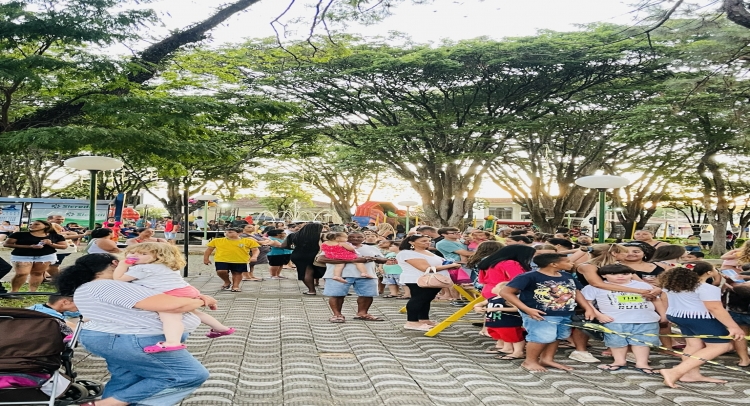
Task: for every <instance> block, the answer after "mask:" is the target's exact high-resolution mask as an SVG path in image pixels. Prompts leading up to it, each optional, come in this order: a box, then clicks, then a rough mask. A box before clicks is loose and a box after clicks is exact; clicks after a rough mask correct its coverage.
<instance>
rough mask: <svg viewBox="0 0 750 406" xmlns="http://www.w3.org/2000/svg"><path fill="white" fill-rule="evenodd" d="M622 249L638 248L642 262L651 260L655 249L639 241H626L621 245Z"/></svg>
mask: <svg viewBox="0 0 750 406" xmlns="http://www.w3.org/2000/svg"><path fill="white" fill-rule="evenodd" d="M620 245H622V246H623V247H638V248H640V249H641V251H643V259H642V261H643V262H648V261H650V260H651V258H652V257H653V256H654V253H655V252H656V248H654V247H653V245H651V244H647V243H645V242H641V241H628V242H624V243H622V244H620Z"/></svg>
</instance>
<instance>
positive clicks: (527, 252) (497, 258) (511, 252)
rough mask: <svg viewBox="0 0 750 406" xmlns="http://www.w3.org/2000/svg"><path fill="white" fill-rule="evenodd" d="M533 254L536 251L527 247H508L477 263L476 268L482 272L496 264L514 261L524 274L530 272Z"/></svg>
mask: <svg viewBox="0 0 750 406" xmlns="http://www.w3.org/2000/svg"><path fill="white" fill-rule="evenodd" d="M535 253H536V250H535V249H533V248H531V247H529V246H527V245H520V244H514V245H508V246H506V247H505V248H501V249H500V250H499V251H498V252H496V253H494V254H492V255H490V256H489V257H487V258H485V259H483V260H482V261H481V262H479V266H478V268H479V270H481V271H484V270H487V269H489V268H492V267H493V266H495V264H497V263H498V262H502V261H516V262H518V263H519V264H521V267H522V268H523V269H524V270H525V271H526V272H531V259H532V258H534V254H535Z"/></svg>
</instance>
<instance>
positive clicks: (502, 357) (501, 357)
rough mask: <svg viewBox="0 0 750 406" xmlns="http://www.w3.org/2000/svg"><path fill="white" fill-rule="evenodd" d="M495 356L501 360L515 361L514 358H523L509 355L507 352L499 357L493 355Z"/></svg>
mask: <svg viewBox="0 0 750 406" xmlns="http://www.w3.org/2000/svg"><path fill="white" fill-rule="evenodd" d="M495 358H497V359H501V360H503V361H515V360H517V359H524V358H521V357H514V356H512V355H510V354H507V355H501V356H499V357H495Z"/></svg>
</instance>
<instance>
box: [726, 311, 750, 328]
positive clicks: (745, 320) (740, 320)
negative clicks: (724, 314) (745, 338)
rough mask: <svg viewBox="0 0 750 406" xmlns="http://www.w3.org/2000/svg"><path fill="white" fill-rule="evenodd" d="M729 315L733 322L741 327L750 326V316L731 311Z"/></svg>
mask: <svg viewBox="0 0 750 406" xmlns="http://www.w3.org/2000/svg"><path fill="white" fill-rule="evenodd" d="M729 315H730V316H732V320H734V322H735V323H737V324H739V325H740V326H750V314H747V313H737V312H733V311H731V310H730V311H729Z"/></svg>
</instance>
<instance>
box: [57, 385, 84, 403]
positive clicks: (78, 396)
mask: <svg viewBox="0 0 750 406" xmlns="http://www.w3.org/2000/svg"><path fill="white" fill-rule="evenodd" d="M88 394H89V390H88V389H86V387H85V386H83V385H81V384H79V383H71V384H70V386H68V390H67V391H65V393H63V394H62V396H60V397H59V398H58V400H62V401H67V402H78V401H80V400H83V399H86V398H87V397H88Z"/></svg>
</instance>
